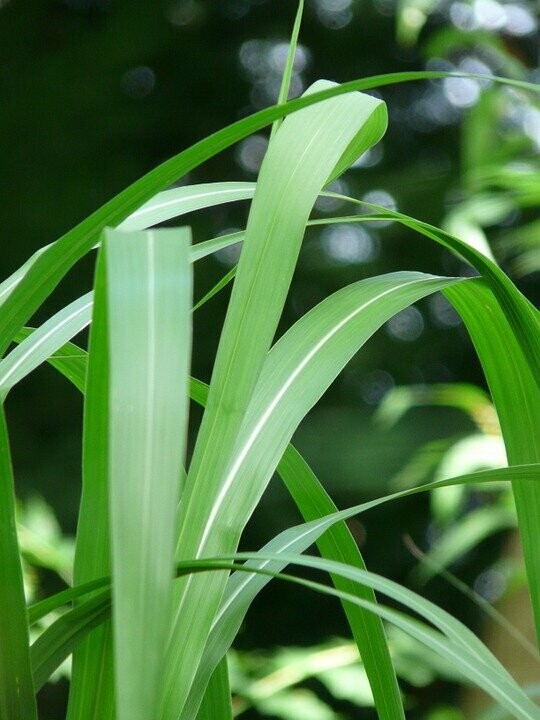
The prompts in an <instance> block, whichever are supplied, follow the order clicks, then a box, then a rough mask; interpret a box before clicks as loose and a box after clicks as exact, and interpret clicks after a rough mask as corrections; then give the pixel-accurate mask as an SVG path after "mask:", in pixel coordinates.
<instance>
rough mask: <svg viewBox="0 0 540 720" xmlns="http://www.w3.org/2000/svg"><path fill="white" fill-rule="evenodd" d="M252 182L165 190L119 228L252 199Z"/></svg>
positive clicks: (155, 222)
mask: <svg viewBox="0 0 540 720" xmlns="http://www.w3.org/2000/svg"><path fill="white" fill-rule="evenodd" d="M253 187H254V183H250V182H221V183H203V184H200V185H186V186H184V187H180V188H173V189H172V190H165V191H164V192H161V193H159V194H158V195H156V196H155V197H153V198H152V199H151V200H149V201H148V202H146V203H145V204H144V205H142V206H141V207H140V208H139V209H138V210H135V212H134V213H132V214H131V215H130V216H129V217H128V218H126V219H125V220H124V221H123V222H121V223H120V225H119V226H118V229H119V230H146V229H147V228H149V227H152V225H158V224H159V223H162V222H165V221H166V220H170V219H171V218H173V217H180V216H181V215H186V214H187V213H190V212H194V211H195V210H200V209H201V208H209V207H215V206H216V205H223V204H224V203H228V202H236V201H238V200H251V198H252V197H253ZM0 291H1V287H0Z"/></svg>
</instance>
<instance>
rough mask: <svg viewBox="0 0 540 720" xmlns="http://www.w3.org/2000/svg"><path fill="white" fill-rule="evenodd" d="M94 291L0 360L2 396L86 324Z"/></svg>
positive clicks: (58, 314) (71, 304) (44, 325)
mask: <svg viewBox="0 0 540 720" xmlns="http://www.w3.org/2000/svg"><path fill="white" fill-rule="evenodd" d="M92 304H93V293H87V294H86V295H83V296H82V297H80V298H78V299H77V300H75V302H73V303H70V304H69V305H67V306H66V307H65V308H63V309H62V310H60V312H58V313H56V314H55V315H53V317H51V318H50V319H49V320H47V322H46V323H44V324H43V325H42V326H41V327H40V328H39V329H38V330H36V331H35V332H33V333H32V334H30V335H28V336H27V338H26V339H25V340H23V342H21V344H20V345H18V347H16V348H15V349H14V350H12V352H11V353H10V354H9V355H8V356H7V357H6V358H4V360H2V361H1V362H0V400H2V401H3V400H4V399H5V397H6V395H7V394H8V392H9V391H10V390H11V388H12V387H13V386H14V385H15V384H16V383H18V382H19V380H21V379H22V378H24V377H26V375H28V374H29V373H30V372H32V370H34V369H35V368H36V367H38V366H39V365H41V363H43V362H45V360H47V359H48V358H49V357H50V356H51V355H52V354H53V353H54V352H56V350H57V349H58V347H59V346H61V345H64V344H65V343H66V342H67V341H68V340H70V339H71V338H72V337H73V336H74V335H76V334H77V333H78V332H80V331H81V330H82V329H83V328H84V327H86V326H87V325H88V324H89V323H90V320H91V317H92Z"/></svg>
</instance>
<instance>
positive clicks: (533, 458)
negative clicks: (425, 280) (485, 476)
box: [446, 280, 540, 638]
mask: <svg viewBox="0 0 540 720" xmlns="http://www.w3.org/2000/svg"><path fill="white" fill-rule="evenodd" d="M465 285H466V286H465ZM446 293H447V295H448V298H449V299H450V301H451V302H452V303H453V304H454V306H455V307H456V309H457V310H458V312H459V313H460V315H461V316H462V318H463V320H464V322H465V324H466V326H467V329H468V330H469V333H470V335H471V339H472V341H473V343H474V346H475V348H476V352H477V353H478V357H479V358H480V361H481V363H482V367H483V369H484V373H485V375H486V379H487V382H488V385H489V389H490V391H491V395H492V398H493V402H494V405H495V408H496V410H497V414H498V416H499V421H500V424H501V430H502V434H503V439H504V443H505V446H506V454H507V457H508V462H509V464H510V465H517V464H523V463H534V462H538V461H539V460H540V432H539V428H540V388H539V386H538V377H535V376H534V374H533V373H532V371H531V368H530V365H529V362H528V358H527V356H526V355H525V348H524V347H523V346H522V345H521V343H520V339H521V338H520V337H518V338H516V336H515V334H514V333H513V331H512V330H513V328H512V327H511V325H510V324H509V322H508V320H507V317H506V315H505V313H503V311H502V308H501V306H500V305H499V303H498V302H496V299H495V297H494V296H493V294H492V293H491V291H490V289H488V288H487V287H486V285H485V283H484V282H482V281H480V280H475V281H474V282H471V283H466V284H464V285H463V288H460V289H458V288H452V289H448V290H447V291H446ZM533 312H535V311H533ZM536 318H537V319H538V313H536ZM529 332H530V334H531V335H533V334H535V333H537V332H538V331H537V328H535V326H534V323H533V324H532V325H531V326H530V328H529ZM512 490H513V493H514V498H515V501H516V510H517V514H518V525H519V529H520V535H521V542H522V545H523V554H524V558H525V567H526V570H527V577H528V582H529V592H530V594H531V599H532V606H533V613H534V618H535V623H536V634H537V638H540V562H539V557H538V538H539V537H540V485H539V484H538V483H535V482H528V481H521V482H513V483H512Z"/></svg>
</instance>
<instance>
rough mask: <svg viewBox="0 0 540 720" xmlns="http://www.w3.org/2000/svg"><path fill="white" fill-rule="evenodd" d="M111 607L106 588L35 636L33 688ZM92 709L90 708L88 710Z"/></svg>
mask: <svg viewBox="0 0 540 720" xmlns="http://www.w3.org/2000/svg"><path fill="white" fill-rule="evenodd" d="M110 609H111V597H110V590H109V588H106V589H105V590H102V591H101V592H99V593H98V594H97V595H96V596H95V597H93V598H91V599H90V600H87V601H86V602H84V603H82V604H79V605H77V606H76V607H75V608H74V609H73V610H71V612H69V613H66V614H65V615H63V616H61V617H60V618H58V620H56V621H55V622H54V623H53V624H52V625H50V626H49V627H48V628H47V630H46V631H45V632H44V633H43V634H42V635H40V636H39V637H38V639H37V640H36V641H35V642H34V644H33V645H32V648H31V658H32V674H33V680H34V684H35V688H36V691H38V690H40V689H41V688H42V687H43V685H45V683H46V682H47V680H48V679H49V678H50V677H51V675H52V674H53V672H54V671H55V670H56V668H57V667H58V666H59V665H60V664H61V663H62V662H63V661H64V660H65V658H66V657H68V655H69V654H70V653H71V652H72V651H73V648H74V647H75V646H76V645H77V643H79V642H80V641H81V639H82V638H84V637H85V636H86V635H87V634H88V632H89V631H90V630H92V629H93V628H95V627H98V626H100V625H101V624H102V623H104V621H105V620H106V619H107V618H108V616H109V614H110ZM107 625H108V623H107ZM92 710H93V709H92V708H89V709H88V711H87V712H92Z"/></svg>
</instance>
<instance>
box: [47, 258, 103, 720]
mask: <svg viewBox="0 0 540 720" xmlns="http://www.w3.org/2000/svg"><path fill="white" fill-rule="evenodd" d="M94 294H95V299H96V302H95V305H94V307H93V317H92V324H91V327H90V340H89V353H88V354H86V353H85V352H84V351H83V350H82V349H80V348H79V349H78V350H79V352H77V350H74V348H75V347H76V346H74V345H69V346H68V347H66V346H63V348H62V349H63V351H64V352H63V353H62V358H58V359H57V360H50V362H53V363H56V362H57V363H58V365H57V367H59V368H62V369H66V370H67V372H68V377H69V378H70V379H71V380H72V381H73V382H75V384H76V386H77V387H79V388H80V389H81V390H83V389H84V391H85V397H84V414H83V464H82V474H83V477H82V496H81V503H80V507H79V519H78V523H77V539H76V545H75V562H74V567H73V580H74V583H75V585H82V584H84V583H87V582H93V581H95V580H98V579H99V578H101V577H103V576H104V575H109V574H110V543H109V490H108V483H107V478H108V462H109V448H108V438H109V359H108V351H107V314H106V295H105V267H104V262H103V256H102V255H101V254H100V255H99V256H98V263H97V268H96V279H95V283H94ZM113 675H114V672H113V656H112V633H111V624H110V621H109V620H108V621H107V622H106V623H105V624H104V625H101V626H99V627H97V628H96V629H95V630H94V631H93V632H92V633H91V634H90V635H89V636H88V637H87V638H85V639H84V641H83V642H80V643H79V644H77V646H76V649H75V652H74V653H73V666H72V672H71V685H70V690H69V702H68V712H67V718H68V720H113V718H114V710H115V707H114V703H115V698H114V679H113Z"/></svg>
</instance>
